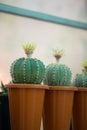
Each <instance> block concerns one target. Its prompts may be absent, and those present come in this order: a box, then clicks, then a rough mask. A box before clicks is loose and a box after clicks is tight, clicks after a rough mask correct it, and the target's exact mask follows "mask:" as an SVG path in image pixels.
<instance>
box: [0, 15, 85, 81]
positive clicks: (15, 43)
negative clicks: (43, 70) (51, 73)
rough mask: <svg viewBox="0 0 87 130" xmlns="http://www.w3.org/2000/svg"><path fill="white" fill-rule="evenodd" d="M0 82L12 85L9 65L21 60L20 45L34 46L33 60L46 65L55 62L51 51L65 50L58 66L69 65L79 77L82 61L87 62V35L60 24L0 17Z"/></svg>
mask: <svg viewBox="0 0 87 130" xmlns="http://www.w3.org/2000/svg"><path fill="white" fill-rule="evenodd" d="M0 36H1V37H0V46H1V47H0V54H1V55H0V80H3V82H5V83H8V82H9V81H11V77H10V65H11V63H12V62H13V61H14V60H15V59H18V58H19V57H24V56H25V54H24V51H23V49H22V44H24V43H25V42H34V43H35V44H36V46H37V48H36V50H35V52H34V54H33V57H36V58H38V59H40V60H42V61H43V62H44V64H45V65H48V64H49V63H52V62H55V58H54V57H53V54H52V49H53V48H56V47H57V48H59V49H61V48H62V49H64V51H65V52H64V56H63V57H62V58H61V60H60V63H63V64H66V65H68V66H69V67H70V68H71V70H72V73H73V76H74V75H75V74H76V73H81V70H82V65H81V63H82V61H83V60H87V54H86V51H87V31H86V30H82V29H76V28H72V27H67V26H63V25H59V24H54V23H49V22H44V21H39V20H34V19H29V18H25V17H18V16H14V15H10V14H4V13H0Z"/></svg>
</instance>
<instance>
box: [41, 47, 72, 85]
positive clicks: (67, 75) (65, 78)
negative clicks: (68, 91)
mask: <svg viewBox="0 0 87 130" xmlns="http://www.w3.org/2000/svg"><path fill="white" fill-rule="evenodd" d="M62 55H63V50H58V49H56V50H54V56H55V58H56V61H57V62H56V63H52V64H49V65H48V66H47V67H46V71H45V76H44V80H43V82H44V84H47V85H49V86H70V85H71V78H72V73H71V70H70V68H69V67H68V66H66V65H63V64H59V63H58V62H59V59H60V58H61V56H62Z"/></svg>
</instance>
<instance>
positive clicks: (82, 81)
mask: <svg viewBox="0 0 87 130" xmlns="http://www.w3.org/2000/svg"><path fill="white" fill-rule="evenodd" d="M74 84H75V86H77V87H87V61H84V62H83V69H82V74H76V77H75V79H74Z"/></svg>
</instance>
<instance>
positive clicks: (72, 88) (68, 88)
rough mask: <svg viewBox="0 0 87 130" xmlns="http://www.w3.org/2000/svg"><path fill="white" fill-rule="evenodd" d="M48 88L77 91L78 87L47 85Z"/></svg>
mask: <svg viewBox="0 0 87 130" xmlns="http://www.w3.org/2000/svg"><path fill="white" fill-rule="evenodd" d="M49 90H61V91H63V90H65V91H77V90H78V88H77V87H74V86H49Z"/></svg>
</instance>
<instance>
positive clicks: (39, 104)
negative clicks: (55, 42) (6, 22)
mask: <svg viewBox="0 0 87 130" xmlns="http://www.w3.org/2000/svg"><path fill="white" fill-rule="evenodd" d="M23 48H24V51H25V53H26V55H27V57H26V58H24V57H22V58H19V59H17V60H15V61H13V63H12V64H11V67H10V73H11V77H12V83H10V84H6V87H7V88H8V90H9V105H10V117H11V130H40V124H41V116H42V109H43V102H44V94H45V89H47V88H48V87H47V85H42V80H43V77H44V72H45V65H44V63H43V62H42V61H41V60H38V59H36V58H32V54H33V51H34V50H35V45H34V44H31V43H27V44H24V45H23Z"/></svg>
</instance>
